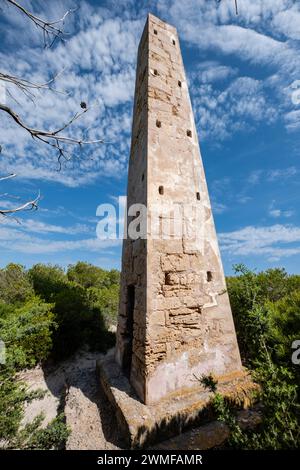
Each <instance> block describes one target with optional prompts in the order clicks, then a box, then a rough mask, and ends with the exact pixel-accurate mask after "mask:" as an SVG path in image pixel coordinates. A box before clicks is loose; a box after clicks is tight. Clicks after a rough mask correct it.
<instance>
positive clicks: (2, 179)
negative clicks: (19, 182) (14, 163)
mask: <svg viewBox="0 0 300 470" xmlns="http://www.w3.org/2000/svg"><path fill="white" fill-rule="evenodd" d="M15 176H17V175H16V174H15V173H12V174H11V175H7V176H0V181H4V180H8V179H10V178H15Z"/></svg>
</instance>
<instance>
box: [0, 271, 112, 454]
mask: <svg viewBox="0 0 300 470" xmlns="http://www.w3.org/2000/svg"><path fill="white" fill-rule="evenodd" d="M118 289H119V273H118V271H116V270H111V271H105V270H103V269H100V268H98V267H95V266H92V265H89V264H87V263H82V262H80V263H77V264H76V265H74V266H70V267H69V268H68V270H67V271H66V272H64V270H63V269H61V268H60V267H58V266H46V265H42V264H37V265H35V266H33V267H32V268H31V269H29V270H27V271H26V270H25V269H24V267H22V266H20V265H16V264H9V265H7V266H6V268H4V269H1V270H0V339H1V340H2V341H4V343H5V346H6V354H5V355H6V357H5V359H6V360H5V364H0V441H1V440H2V442H3V441H5V444H6V446H7V447H13V448H34V449H38V448H59V447H61V446H63V444H64V442H65V440H66V438H67V436H68V430H67V428H66V426H65V424H64V417H63V415H59V416H58V417H57V418H56V419H55V420H54V421H53V422H52V423H50V424H49V425H48V426H47V427H46V428H45V429H43V428H42V426H41V424H42V421H43V417H42V416H39V417H38V418H37V419H36V420H35V421H34V422H33V423H31V424H30V425H27V426H26V427H25V428H23V429H20V422H21V419H22V416H23V406H24V403H25V402H26V401H30V400H32V399H33V398H36V397H37V396H38V394H39V393H38V392H36V393H28V391H27V390H26V387H25V386H24V385H23V384H22V383H20V382H19V381H17V380H16V374H17V373H18V372H19V371H20V370H22V369H24V368H28V367H33V366H35V365H36V364H43V363H45V362H46V361H49V360H51V361H57V360H60V359H63V358H66V357H68V356H70V355H71V354H72V353H74V352H75V351H76V350H78V349H79V348H80V347H81V346H87V347H89V348H90V349H97V350H99V351H106V350H107V348H108V347H110V346H111V345H112V344H113V341H114V335H113V334H112V333H110V332H109V330H108V327H109V326H111V325H113V324H114V323H115V321H116V313H117V304H118ZM2 362H3V361H2Z"/></svg>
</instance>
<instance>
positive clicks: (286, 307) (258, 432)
mask: <svg viewBox="0 0 300 470" xmlns="http://www.w3.org/2000/svg"><path fill="white" fill-rule="evenodd" d="M227 285H228V291H229V295H230V301H231V305H232V310H233V315H234V320H235V324H236V329H237V335H238V341H239V346H240V351H241V355H242V359H243V363H244V365H245V366H247V367H248V368H249V369H250V370H251V371H252V374H253V376H254V378H255V380H257V381H258V382H259V383H260V384H261V386H262V395H261V403H262V405H263V419H262V423H261V425H260V426H259V427H258V428H257V429H255V430H254V431H247V432H245V431H242V430H241V429H240V428H239V426H238V424H237V421H236V419H235V411H234V410H232V409H231V408H230V406H229V404H228V403H226V402H225V401H224V399H223V398H222V396H220V395H219V394H218V387H217V383H214V381H213V380H211V379H209V380H206V381H205V384H206V386H208V387H210V388H211V389H212V390H213V391H214V393H215V398H214V407H215V410H216V413H217V416H218V418H219V419H221V420H223V421H226V422H227V423H228V425H229V426H230V428H231V431H232V433H231V438H230V440H229V442H228V445H230V446H233V447H234V448H244V449H260V448H262V449H280V448H296V447H299V446H300V434H299V429H300V410H299V386H300V365H297V364H293V363H292V359H291V358H292V353H293V350H292V343H293V341H294V340H300V276H296V275H288V274H287V273H286V272H285V271H284V270H283V269H270V270H267V271H265V272H261V273H254V272H251V271H249V270H247V269H246V268H245V266H243V265H240V266H236V276H233V277H229V278H227ZM118 295H119V273H118V271H116V270H111V271H105V270H103V269H100V268H98V267H95V266H92V265H90V264H87V263H83V262H79V263H77V264H76V265H73V266H69V268H68V269H67V271H64V270H63V269H61V268H60V267H58V266H46V265H43V264H37V265H35V266H33V267H32V268H31V269H29V270H25V269H24V268H23V267H22V266H20V265H15V264H10V265H8V266H7V267H6V268H4V269H1V270H0V338H1V339H2V340H3V341H4V342H5V344H6V363H5V364H2V365H1V364H0V441H1V440H2V442H3V440H5V441H6V446H7V447H9V448H29V449H41V448H43V449H45V448H59V447H63V446H64V443H65V441H66V439H67V436H68V432H69V431H68V429H67V427H66V425H65V422H64V416H63V415H59V416H58V417H57V418H56V419H55V420H54V421H53V422H52V423H50V424H49V425H48V426H47V427H46V428H43V427H41V424H42V419H43V417H42V416H39V417H37V418H36V420H35V421H34V422H33V423H30V424H29V425H27V426H25V428H22V429H20V422H21V419H22V415H23V405H24V403H25V402H26V401H28V400H32V399H33V398H36V397H37V396H38V395H39V392H35V393H28V391H27V390H26V388H25V386H24V385H23V384H22V383H20V382H18V381H16V374H17V373H18V371H20V370H22V369H24V368H28V367H33V366H35V365H36V364H44V363H45V362H47V361H58V360H60V359H62V358H66V357H68V356H70V355H71V354H72V353H74V352H75V351H76V350H78V349H79V348H80V347H82V346H87V347H89V348H91V349H96V350H100V351H105V350H106V349H107V348H108V347H110V346H111V345H112V344H113V341H114V335H113V334H112V333H110V332H109V327H111V325H114V324H115V323H116V314H117V310H118ZM299 358H300V354H299Z"/></svg>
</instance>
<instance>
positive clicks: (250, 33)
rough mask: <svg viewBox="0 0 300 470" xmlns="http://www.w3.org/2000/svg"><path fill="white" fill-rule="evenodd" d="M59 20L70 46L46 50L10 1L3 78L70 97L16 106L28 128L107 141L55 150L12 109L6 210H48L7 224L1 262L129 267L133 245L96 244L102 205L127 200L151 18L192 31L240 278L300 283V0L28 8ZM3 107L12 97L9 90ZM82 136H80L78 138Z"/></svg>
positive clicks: (209, 155) (44, 95) (221, 214)
mask: <svg viewBox="0 0 300 470" xmlns="http://www.w3.org/2000/svg"><path fill="white" fill-rule="evenodd" d="M20 3H22V5H25V6H26V7H28V8H29V9H31V10H32V11H34V12H36V13H37V14H39V16H41V17H45V18H48V19H58V18H60V17H61V16H62V15H63V14H64V12H65V10H66V9H68V8H74V7H78V8H77V9H76V11H75V12H73V13H72V14H71V15H69V16H68V18H67V20H66V24H65V31H66V32H67V33H68V35H67V36H66V39H67V40H66V41H65V42H59V41H58V42H56V43H55V44H54V46H53V47H52V48H51V49H49V48H48V49H47V48H43V37H42V35H41V32H40V31H38V30H37V29H36V28H35V27H34V25H33V24H32V23H30V22H29V21H28V20H26V19H24V17H23V16H22V15H20V14H19V13H18V12H16V11H15V9H14V8H12V7H10V6H9V5H8V4H7V3H6V2H5V0H3V1H1V7H2V10H0V63H1V72H8V73H11V74H13V75H17V76H22V77H24V78H26V79H28V80H30V81H34V82H38V83H43V82H46V81H47V80H49V79H51V77H53V76H54V75H55V74H57V73H59V76H58V77H57V79H56V83H55V88H56V92H51V91H44V92H38V93H36V96H35V100H34V102H32V101H31V100H30V99H28V98H26V97H25V96H24V95H22V93H20V92H18V90H16V89H14V88H13V87H12V86H11V87H10V88H9V89H8V90H6V93H5V96H4V98H5V99H6V103H7V104H9V105H10V106H11V107H13V108H14V110H15V111H16V112H17V113H18V114H19V115H20V117H21V118H22V119H23V121H24V122H26V123H28V124H29V125H31V126H36V127H38V128H48V129H49V128H50V129H56V128H58V127H59V126H61V125H63V124H64V123H65V122H67V121H68V119H70V118H71V117H72V116H73V115H74V114H75V113H76V112H78V111H80V102H81V101H85V102H86V103H87V104H88V106H89V107H90V110H89V111H88V112H87V113H86V114H85V115H84V116H83V118H82V119H81V120H79V121H76V122H75V123H74V125H73V126H72V129H71V130H69V132H71V134H72V135H73V136H74V135H75V136H78V138H80V139H81V138H88V139H104V140H105V142H106V143H105V144H102V145H101V144H98V145H94V146H86V147H83V148H81V149H76V148H72V149H70V152H71V155H72V159H71V161H70V162H63V163H62V168H61V170H60V171H58V168H59V167H58V163H57V155H56V152H55V151H54V149H51V148H48V147H47V146H46V145H43V144H39V143H34V142H33V141H32V139H31V138H30V137H29V136H28V135H26V132H25V131H23V130H22V129H19V128H18V127H17V126H16V125H15V124H14V123H13V121H12V120H11V119H10V118H9V117H8V116H5V115H4V113H0V143H1V146H2V152H1V154H0V156H1V158H0V176H1V175H2V176H3V175H5V174H8V173H11V172H14V173H17V177H16V178H15V179H14V180H7V181H2V182H1V183H0V184H1V188H0V202H1V208H10V207H12V205H16V204H19V203H21V202H22V201H26V200H28V198H33V197H35V195H37V194H38V192H39V191H40V193H41V201H40V204H39V210H38V211H37V212H34V213H33V212H28V213H26V214H22V215H20V216H19V220H18V221H16V220H14V219H12V218H5V219H3V218H2V219H1V220H0V265H1V266H4V265H5V264H6V263H7V262H10V261H14V262H20V263H22V264H24V265H26V266H30V265H31V264H33V263H36V262H50V263H59V264H61V265H63V266H66V265H68V264H69V263H74V262H76V261H77V260H85V261H89V262H93V263H95V264H98V265H100V266H103V267H119V265H120V253H121V243H120V242H119V241H115V240H111V241H99V240H97V238H96V225H97V221H98V220H99V218H98V217H97V215H96V209H97V206H98V205H99V204H101V203H115V202H116V201H117V198H118V197H119V196H122V195H124V194H125V193H126V172H127V162H128V155H129V146H130V130H131V118H132V103H133V93H134V80H135V62H136V52H137V46H138V42H139V38H140V36H141V32H142V29H143V25H144V23H145V20H146V16H147V13H148V12H149V11H150V12H152V13H154V14H155V15H157V16H159V17H160V18H161V19H163V20H165V21H167V22H169V23H171V24H173V25H175V26H176V27H177V29H178V33H179V37H180V41H181V50H182V55H183V60H184V63H185V68H186V73H187V76H188V80H189V87H190V94H191V98H192V103H193V109H194V113H195V120H196V125H197V129H198V136H199V140H200V145H201V152H202V158H203V161H204V165H205V170H206V176H207V181H208V186H209V190H210V195H211V200H212V204H213V210H214V216H215V222H216V227H217V232H218V236H219V241H220V245H221V250H222V258H223V263H224V266H225V271H226V273H227V274H229V273H230V272H231V266H232V265H233V264H234V263H241V262H242V263H245V264H247V265H248V266H249V267H251V268H257V269H265V268H267V267H275V266H283V267H285V268H286V269H287V270H288V271H289V272H297V273H300V262H299V261H300V204H299V202H300V191H299V190H300V179H299V175H300V165H299V158H300V149H299V144H300V2H299V1H297V0H295V1H293V0H238V8H239V14H238V16H237V15H236V14H235V7H234V0H222V1H221V2H218V1H215V0H185V1H184V2H183V1H182V0H161V1H158V2H154V1H153V2H151V1H130V0H129V1H126V0H124V1H122V0H120V1H101V0H89V1H88V0H84V1H77V2H76V1H58V0H52V1H51V2H42V1H38V0H34V1H33V0H32V1H28V0H20ZM0 92H1V93H0V94H1V95H2V99H3V90H0ZM66 132H68V131H66Z"/></svg>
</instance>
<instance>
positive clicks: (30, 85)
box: [0, 69, 67, 96]
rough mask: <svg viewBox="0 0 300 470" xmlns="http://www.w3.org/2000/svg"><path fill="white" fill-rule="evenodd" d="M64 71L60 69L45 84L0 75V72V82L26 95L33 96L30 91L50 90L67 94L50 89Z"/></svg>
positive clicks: (63, 92) (0, 73)
mask: <svg viewBox="0 0 300 470" xmlns="http://www.w3.org/2000/svg"><path fill="white" fill-rule="evenodd" d="M64 70H65V69H62V70H61V71H60V72H58V73H57V74H55V75H54V76H53V77H52V78H51V79H50V80H48V81H47V82H45V83H34V82H30V81H29V80H26V79H25V78H21V77H16V76H14V75H10V74H6V73H2V72H0V80H1V81H3V82H7V83H10V84H12V85H15V86H16V87H17V88H19V89H20V90H21V91H23V92H24V93H25V94H26V95H27V94H28V93H30V94H31V95H33V96H34V94H33V93H32V92H31V90H50V91H54V92H55V93H61V94H67V93H66V92H65V91H62V90H57V89H56V88H52V86H51V85H52V83H54V82H55V80H56V79H57V77H58V76H59V75H61V74H62V73H63V71H64ZM29 90H30V91H29Z"/></svg>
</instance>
